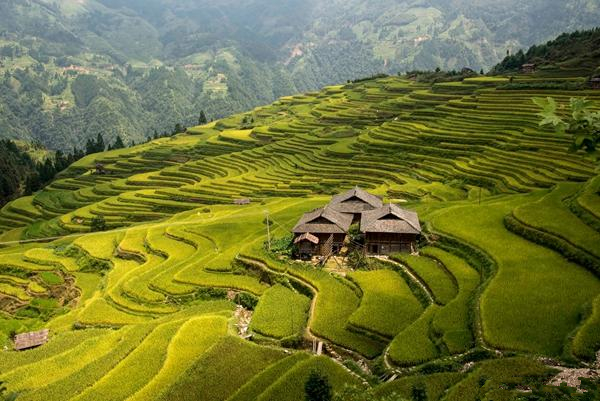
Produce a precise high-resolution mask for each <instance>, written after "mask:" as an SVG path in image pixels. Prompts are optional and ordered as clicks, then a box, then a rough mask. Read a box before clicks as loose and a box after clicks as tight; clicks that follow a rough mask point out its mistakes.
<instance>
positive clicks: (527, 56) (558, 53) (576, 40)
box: [493, 28, 600, 76]
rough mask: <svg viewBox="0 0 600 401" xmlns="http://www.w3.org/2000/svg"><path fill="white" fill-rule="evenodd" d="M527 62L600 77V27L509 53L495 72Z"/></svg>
mask: <svg viewBox="0 0 600 401" xmlns="http://www.w3.org/2000/svg"><path fill="white" fill-rule="evenodd" d="M526 63H528V64H535V65H536V67H537V68H538V69H539V70H541V71H550V72H556V71H557V70H564V71H567V72H568V73H569V74H570V75H576V74H581V75H590V76H596V75H598V76H600V70H599V69H598V66H600V28H595V29H592V30H584V31H576V32H573V33H564V34H562V35H560V36H559V37H557V38H556V39H554V40H551V41H548V42H547V43H544V44H540V45H533V46H531V47H530V48H529V49H528V50H527V51H523V50H519V51H517V52H515V53H514V54H511V55H507V56H506V57H505V58H504V60H502V62H501V63H499V64H498V65H496V66H495V67H494V69H493V72H494V73H506V72H515V71H519V70H520V69H521V66H522V65H523V64H526Z"/></svg>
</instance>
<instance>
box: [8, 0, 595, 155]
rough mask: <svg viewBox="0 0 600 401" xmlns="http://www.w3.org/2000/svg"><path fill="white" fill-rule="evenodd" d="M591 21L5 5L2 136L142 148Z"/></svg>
mask: <svg viewBox="0 0 600 401" xmlns="http://www.w3.org/2000/svg"><path fill="white" fill-rule="evenodd" d="M599 18H600V8H599V7H598V4H597V3H596V2H595V1H592V0H569V1H558V0H552V1H551V2H548V1H542V0H534V1H530V2H526V3H522V2H518V1H513V0H511V1H502V2H492V1H473V0H455V1H451V2H448V1H445V0H427V1H416V0H415V1H413V0H404V1H401V2H398V1H392V0H381V1H374V0H372V1H367V2H365V1H358V0H352V1H330V2H321V1H316V0H312V1H298V0H284V1H278V2H273V1H267V0H219V1H209V0H196V1H192V0H186V1H173V0H145V1H141V0H131V1H125V0H6V1H2V2H1V3H0V74H1V75H0V89H1V90H0V110H2V113H0V137H5V138H6V137H8V138H20V139H25V140H29V141H33V140H37V141H40V142H42V143H43V144H45V145H46V146H49V147H51V148H53V149H62V150H63V151H71V150H72V147H73V146H77V147H80V148H81V147H83V146H84V144H85V143H86V141H87V139H88V138H95V137H96V136H97V134H98V133H102V134H103V135H105V136H106V138H107V141H109V142H112V141H114V140H115V138H116V136H117V135H121V137H122V138H123V139H124V140H125V142H126V143H129V142H130V141H131V140H134V141H135V142H137V143H139V142H140V141H141V140H142V139H144V138H146V137H147V136H152V135H153V134H154V131H155V130H156V131H157V132H159V133H162V132H163V131H168V132H170V131H171V130H172V129H173V127H174V125H175V124H176V123H180V124H183V125H186V126H190V125H193V124H195V123H197V121H198V116H199V114H200V111H201V110H204V111H206V113H207V115H208V116H209V118H217V117H222V116H226V115H229V114H231V113H233V112H237V111H242V110H246V109H248V108H250V107H254V106H256V105H259V104H266V103H269V102H271V101H272V100H274V99H276V98H278V97H280V96H283V95H288V94H292V93H296V92H299V91H306V90H314V89H316V88H319V87H321V86H323V85H327V84H333V83H337V82H345V81H346V80H348V79H355V78H357V77H360V76H367V75H371V74H373V73H376V72H387V73H396V72H397V71H399V70H410V69H414V68H417V69H434V68H436V67H441V68H442V69H459V70H460V69H461V68H462V67H464V66H468V67H471V68H473V69H475V70H477V71H479V69H480V68H485V69H486V70H487V69H488V68H490V67H491V66H492V65H494V64H495V63H497V62H498V61H499V60H500V59H501V58H502V57H503V56H504V55H505V54H506V50H507V49H511V50H512V51H516V50H517V49H519V48H521V47H525V46H528V45H531V44H532V43H534V42H540V41H545V40H548V39H551V38H552V37H553V36H555V35H556V34H558V33H560V31H564V30H575V29H580V28H584V27H590V26H593V25H594V24H595V23H597V21H598V19H599ZM550 22H551V23H550ZM524 27H528V28H527V29H524Z"/></svg>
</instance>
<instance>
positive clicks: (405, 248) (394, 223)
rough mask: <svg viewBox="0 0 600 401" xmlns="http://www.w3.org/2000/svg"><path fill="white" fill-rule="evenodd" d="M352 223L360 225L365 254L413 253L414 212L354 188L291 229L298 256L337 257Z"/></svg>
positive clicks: (416, 225)
mask: <svg viewBox="0 0 600 401" xmlns="http://www.w3.org/2000/svg"><path fill="white" fill-rule="evenodd" d="M353 223H357V224H360V226H359V227H360V231H361V232H362V233H364V236H365V247H364V252H365V253H366V254H368V255H389V254H391V253H396V252H414V251H416V243H417V239H418V237H419V235H420V234H421V225H420V223H419V217H418V215H417V213H415V212H412V211H409V210H405V209H402V208H401V207H399V206H397V205H393V204H386V205H384V204H383V201H382V200H381V198H379V197H377V196H375V195H373V194H370V193H368V192H367V191H365V190H363V189H360V188H358V187H356V188H353V189H351V190H349V191H347V192H344V193H342V194H340V195H336V196H334V197H333V198H332V200H331V203H329V204H328V205H327V206H325V207H323V208H319V209H315V210H313V211H311V212H308V213H305V214H304V215H303V216H302V217H301V218H300V220H299V221H298V224H296V226H295V227H294V228H293V230H292V232H293V233H294V236H295V238H294V243H295V244H296V246H297V247H298V251H299V254H300V257H301V258H303V259H306V258H310V257H313V256H329V255H332V254H338V253H339V252H340V250H341V249H342V248H343V247H344V244H345V243H346V240H347V234H348V230H349V229H350V226H351V225H352V224H353Z"/></svg>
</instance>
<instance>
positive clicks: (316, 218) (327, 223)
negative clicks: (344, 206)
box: [292, 206, 352, 234]
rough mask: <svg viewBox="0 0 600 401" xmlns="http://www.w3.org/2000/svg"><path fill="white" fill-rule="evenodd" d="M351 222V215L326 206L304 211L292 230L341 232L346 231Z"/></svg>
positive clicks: (327, 232) (302, 231) (297, 232)
mask: <svg viewBox="0 0 600 401" xmlns="http://www.w3.org/2000/svg"><path fill="white" fill-rule="evenodd" d="M351 224H352V215H349V214H344V213H340V212H338V211H335V210H333V209H332V208H330V207H327V206H326V207H324V208H319V209H315V210H313V211H312V212H308V213H305V214H304V215H303V216H302V218H300V221H298V224H296V226H295V227H294V228H293V230H292V232H294V233H295V234H301V233H313V234H319V233H325V234H338V233H339V234H343V233H346V231H348V229H349V228H350V225H351Z"/></svg>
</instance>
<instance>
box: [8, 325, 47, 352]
mask: <svg viewBox="0 0 600 401" xmlns="http://www.w3.org/2000/svg"><path fill="white" fill-rule="evenodd" d="M49 334H50V330H48V329H44V330H40V331H32V332H29V333H23V334H17V335H16V336H15V350H17V351H22V350H26V349H29V348H34V347H39V346H40V345H44V344H46V343H47V342H48V336H49Z"/></svg>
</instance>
